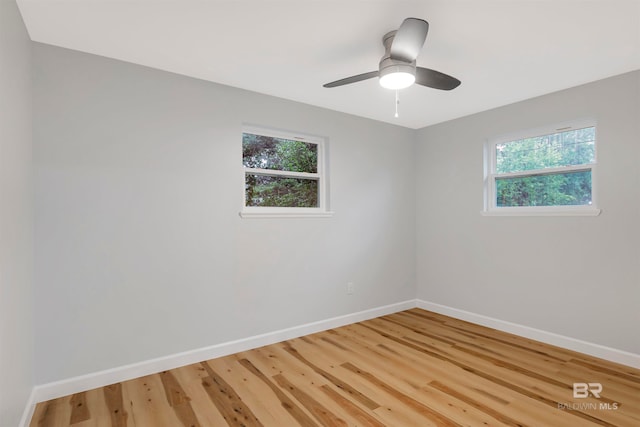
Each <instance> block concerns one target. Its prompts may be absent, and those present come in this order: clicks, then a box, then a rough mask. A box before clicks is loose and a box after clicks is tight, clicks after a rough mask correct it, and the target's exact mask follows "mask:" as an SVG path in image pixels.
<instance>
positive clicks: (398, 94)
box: [396, 89, 400, 119]
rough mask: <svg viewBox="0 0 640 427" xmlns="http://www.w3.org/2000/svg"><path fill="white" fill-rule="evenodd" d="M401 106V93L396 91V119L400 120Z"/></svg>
mask: <svg viewBox="0 0 640 427" xmlns="http://www.w3.org/2000/svg"><path fill="white" fill-rule="evenodd" d="M399 105H400V91H399V90H398V89H396V119H397V118H398V106H399Z"/></svg>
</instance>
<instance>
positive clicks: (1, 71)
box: [0, 0, 34, 426]
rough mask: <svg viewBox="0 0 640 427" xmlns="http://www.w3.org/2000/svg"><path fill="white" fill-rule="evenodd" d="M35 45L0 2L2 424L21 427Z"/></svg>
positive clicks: (29, 339)
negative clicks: (32, 50) (32, 70)
mask: <svg viewBox="0 0 640 427" xmlns="http://www.w3.org/2000/svg"><path fill="white" fill-rule="evenodd" d="M32 168H33V162H32V159H31V42H30V41H29V37H28V36H27V32H26V30H25V28H24V24H23V23H22V18H21V17H20V14H19V13H18V8H17V6H16V4H15V2H14V1H8V0H1V1H0V426H14V425H18V422H19V420H20V416H21V415H22V411H23V410H24V408H25V405H26V402H27V399H28V397H29V393H30V392H31V388H32V387H33V382H34V381H33V366H34V357H33V295H32V268H33V233H32V229H33V207H32V196H33V192H32V180H31V176H32Z"/></svg>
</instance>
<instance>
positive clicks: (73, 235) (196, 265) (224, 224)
mask: <svg viewBox="0 0 640 427" xmlns="http://www.w3.org/2000/svg"><path fill="white" fill-rule="evenodd" d="M34 94H35V97H34V121H35V123H34V160H35V168H36V174H35V203H36V218H35V239H36V261H35V262H36V265H35V275H36V278H35V280H36V325H37V326H36V343H37V370H36V378H37V382H38V383H46V382H49V381H54V380H59V379H64V378H69V377H72V376H76V375H81V374H85V373H90V372H94V371H97V370H102V369H107V368H113V367H118V366H121V365H124V364H128V363H133V362H139V361H145V360H148V359H150V358H154V357H159V356H164V355H169V354H173V353H176V352H180V351H185V350H191V349H197V348H200V347H204V346H209V345H213V344H216V343H221V342H225V341H229V340H235V339H239V338H243V337H247V336H252V335H255V334H260V333H264V332H270V331H274V330H278V329H281V328H287V327H292V326H297V325H300V324H304V323H306V322H312V321H317V320H321V319H326V318H330V317H333V316H338V315H343V314H347V313H353V312H356V311H360V310H365V309H369V308H373V307H378V306H382V305H386V304H391V303H394V302H399V301H404V300H407V299H413V298H414V297H415V235H414V231H415V228H414V227H415V204H414V196H415V186H414V181H413V177H414V170H413V156H414V143H413V142H414V140H413V137H414V132H413V131H411V130H409V129H403V128H400V127H395V126H391V125H387V124H382V123H377V122H374V121H370V120H365V119H361V118H357V117H353V116H348V115H345V114H342V113H337V112H332V111H328V110H323V109H320V108H315V107H311V106H308V105H303V104H298V103H294V102H290V101H285V100H282V99H278V98H273V97H269V96H264V95H259V94H255V93H251V92H247V91H242V90H238V89H234V88H230V87H225V86H221V85H217V84H213V83H208V82H204V81H199V80H195V79H190V78H186V77H182V76H178V75H174V74H169V73H165V72H161V71H157V70H152V69H148V68H144V67H140V66H136V65H132V64H127V63H123V62H119V61H114V60H109V59H105V58H101V57H98V56H93V55H89V54H83V53H78V52H73V51H69V50H64V49H60V48H55V47H50V46H46V45H39V44H36V45H34ZM242 122H248V123H254V124H262V125H266V126H271V127H276V128H283V129H290V130H294V131H300V132H306V133H310V134H316V135H323V136H327V137H328V138H329V152H330V155H329V167H330V186H331V189H330V204H331V209H332V210H333V211H335V215H334V216H333V217H332V218H315V219H313V218H305V219H241V218H240V217H239V215H238V212H239V211H240V208H241V204H242V182H243V177H242V172H241V169H240V167H241V125H242ZM348 281H353V282H354V283H355V294H354V295H347V294H346V283H347V282H348Z"/></svg>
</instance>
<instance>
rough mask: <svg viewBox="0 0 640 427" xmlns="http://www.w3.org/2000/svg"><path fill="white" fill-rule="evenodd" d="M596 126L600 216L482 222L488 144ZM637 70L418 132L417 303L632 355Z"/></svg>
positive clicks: (637, 320)
mask: <svg viewBox="0 0 640 427" xmlns="http://www.w3.org/2000/svg"><path fill="white" fill-rule="evenodd" d="M583 117H593V118H595V119H596V120H597V126H598V127H597V132H598V141H597V150H598V182H597V191H598V198H599V205H600V207H601V208H602V214H601V215H600V216H598V217H483V216H481V215H480V211H481V210H482V206H483V199H482V197H483V196H482V194H483V193H482V191H483V187H482V178H483V163H482V155H483V143H484V142H485V140H486V139H487V138H491V137H492V136H498V135H501V134H506V133H510V132H514V131H518V130H525V129H530V128H536V127H539V126H543V125H548V124H554V123H558V122H562V121H566V120H571V119H576V118H583ZM639 123H640V71H638V72H633V73H629V74H625V75H622V76H618V77H613V78H609V79H606V80H601V81H598V82H595V83H591V84H587V85H584V86H580V87H576V88H572V89H568V90H565V91H562V92H557V93H553V94H550V95H546V96H542V97H539V98H535V99H531V100H527V101H524V102H520V103H517V104H513V105H509V106H505V107H502V108H498V109H495V110H491V111H487V112H483V113H479V114H476V115H473V116H469V117H464V118H461V119H457V120H453V121H450V122H446V123H442V124H439V125H436V126H432V127H428V128H424V129H422V130H420V131H419V132H418V141H419V142H418V145H417V154H416V173H417V175H416V176H417V183H418V184H417V199H416V204H417V218H418V222H417V243H416V245H417V294H418V297H419V298H421V299H424V300H427V301H431V302H435V303H439V304H443V305H447V306H450V307H454V308H457V309H462V310H467V311H471V312H474V313H478V314H483V315H486V316H490V317H494V318H497V319H501V320H506V321H511V322H515V323H519V324H522V325H526V326H530V327H534V328H539V329H542V330H546V331H550V332H555V333H558V334H562V335H566V336H569V337H573V338H577V339H582V340H586V341H590V342H593V343H597V344H601V345H605V346H610V347H614V348H618V349H622V350H627V351H630V352H634V353H640V339H638V331H637V328H638V325H639V324H640V310H639V307H640V224H639V222H638V221H639V220H640V190H639V189H640V172H639V171H640V168H639V167H638V162H639V161H640V143H639V142H638V141H639V139H638V135H640V125H639Z"/></svg>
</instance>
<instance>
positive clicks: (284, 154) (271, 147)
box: [242, 133, 318, 173]
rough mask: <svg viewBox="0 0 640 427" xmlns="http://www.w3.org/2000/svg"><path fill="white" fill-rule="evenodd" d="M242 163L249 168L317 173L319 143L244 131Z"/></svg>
mask: <svg viewBox="0 0 640 427" xmlns="http://www.w3.org/2000/svg"><path fill="white" fill-rule="evenodd" d="M242 164H243V165H244V166H245V167H248V168H260V169H272V170H281V171H290V172H307V173H317V172H318V145H317V144H312V143H308V142H302V141H294V140H290V139H283V138H274V137H271V136H264V135H254V134H251V133H243V134H242Z"/></svg>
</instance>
